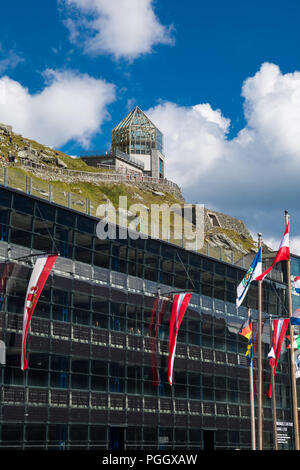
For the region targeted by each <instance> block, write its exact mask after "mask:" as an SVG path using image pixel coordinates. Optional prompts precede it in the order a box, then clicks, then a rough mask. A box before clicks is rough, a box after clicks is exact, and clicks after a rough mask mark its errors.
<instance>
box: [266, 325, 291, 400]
mask: <svg viewBox="0 0 300 470" xmlns="http://www.w3.org/2000/svg"><path fill="white" fill-rule="evenodd" d="M289 321H290V319H289V318H280V319H279V320H273V337H272V347H271V350H270V352H269V354H268V358H269V364H270V366H271V367H272V368H273V369H274V374H275V372H276V368H277V364H278V360H279V356H280V352H281V348H282V343H283V340H284V338H285V335H286V330H287V327H288V324H289ZM267 395H268V397H269V398H271V396H272V380H271V383H270V388H269V391H268V393H267Z"/></svg>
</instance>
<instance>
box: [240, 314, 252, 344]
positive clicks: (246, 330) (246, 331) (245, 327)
mask: <svg viewBox="0 0 300 470" xmlns="http://www.w3.org/2000/svg"><path fill="white" fill-rule="evenodd" d="M239 334H240V335H242V336H245V338H247V339H248V340H249V339H250V338H251V336H252V320H251V317H249V318H248V319H247V320H246V321H245V323H243V324H242V326H241V328H240V331H239Z"/></svg>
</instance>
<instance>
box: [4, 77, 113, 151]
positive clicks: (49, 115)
mask: <svg viewBox="0 0 300 470" xmlns="http://www.w3.org/2000/svg"><path fill="white" fill-rule="evenodd" d="M44 78H45V87H44V89H43V90H42V91H40V92H38V93H35V94H31V93H30V92H29V90H28V89H27V88H25V87H24V86H23V85H22V84H21V83H19V82H17V81H14V80H12V79H11V78H9V77H8V76H5V77H2V78H1V79H0V89H2V90H4V92H3V95H4V98H5V100H4V102H3V104H1V103H0V122H4V123H6V124H10V125H12V126H13V128H14V131H15V132H17V133H21V134H23V135H24V136H25V137H28V138H32V139H35V140H37V141H39V142H41V143H42V144H45V145H49V146H53V147H60V146H62V145H64V144H65V143H67V142H68V141H70V140H75V141H77V142H78V143H80V144H81V145H83V146H88V144H89V142H90V140H91V138H92V137H93V136H94V135H95V134H96V133H97V132H99V130H100V127H101V124H102V123H103V122H104V120H106V119H107V118H108V117H109V115H108V113H107V109H106V107H107V105H108V104H109V103H111V102H112V101H114V99H115V87H114V85H112V84H109V83H106V82H105V81H103V80H100V79H95V78H92V77H90V76H88V75H85V74H79V73H77V72H73V71H68V72H65V71H64V72H61V71H55V70H47V71H46V72H45V74H44Z"/></svg>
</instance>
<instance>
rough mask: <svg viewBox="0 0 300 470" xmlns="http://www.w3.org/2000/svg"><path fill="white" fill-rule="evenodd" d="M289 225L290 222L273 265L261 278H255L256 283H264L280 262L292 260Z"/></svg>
mask: <svg viewBox="0 0 300 470" xmlns="http://www.w3.org/2000/svg"><path fill="white" fill-rule="evenodd" d="M289 225H290V223H289V222H288V223H287V226H286V229H285V232H284V235H283V238H282V240H281V243H280V245H279V248H278V251H277V255H276V256H275V258H274V261H273V263H272V264H271V266H270V267H269V268H268V269H266V271H264V272H263V273H262V274H261V275H260V276H257V277H256V278H255V280H256V281H262V280H263V279H264V278H265V277H266V276H267V274H269V272H270V271H271V270H272V269H273V268H274V266H275V264H276V263H279V262H280V261H286V260H288V259H290V258H291V255H290V234H289Z"/></svg>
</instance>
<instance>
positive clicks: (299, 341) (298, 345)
mask: <svg viewBox="0 0 300 470" xmlns="http://www.w3.org/2000/svg"><path fill="white" fill-rule="evenodd" d="M286 338H287V339H288V340H289V344H288V345H287V347H286V349H291V348H293V349H300V335H295V336H294V341H293V344H291V337H290V336H288V335H287V336H286Z"/></svg>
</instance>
